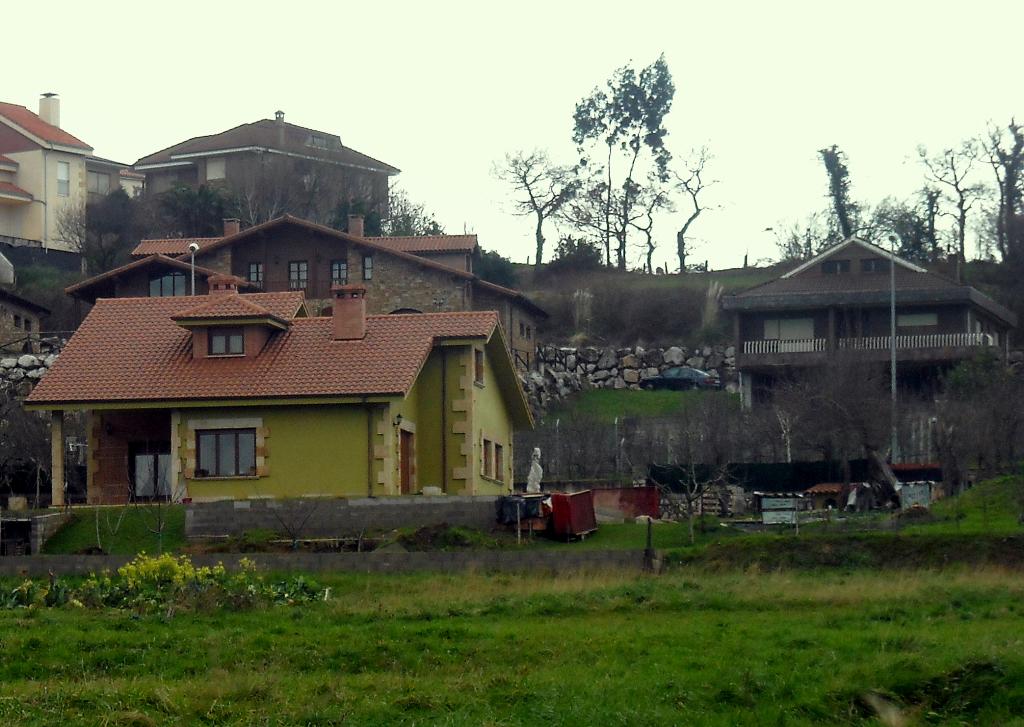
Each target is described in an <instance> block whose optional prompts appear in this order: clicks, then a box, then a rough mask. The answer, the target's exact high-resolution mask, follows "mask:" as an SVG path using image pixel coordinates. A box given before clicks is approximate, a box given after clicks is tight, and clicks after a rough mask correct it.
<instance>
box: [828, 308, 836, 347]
mask: <svg viewBox="0 0 1024 727" xmlns="http://www.w3.org/2000/svg"><path fill="white" fill-rule="evenodd" d="M828 350H829V353H831V352H833V351H835V350H836V309H835V308H829V309H828Z"/></svg>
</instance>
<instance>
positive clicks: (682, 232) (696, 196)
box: [675, 146, 714, 273]
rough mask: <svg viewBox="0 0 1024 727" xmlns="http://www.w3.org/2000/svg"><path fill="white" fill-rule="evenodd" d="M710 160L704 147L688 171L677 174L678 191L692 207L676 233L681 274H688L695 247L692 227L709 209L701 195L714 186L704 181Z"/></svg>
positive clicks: (692, 156)
mask: <svg viewBox="0 0 1024 727" xmlns="http://www.w3.org/2000/svg"><path fill="white" fill-rule="evenodd" d="M710 159H711V155H710V154H709V153H708V148H707V147H706V146H702V147H701V148H700V149H698V150H697V151H696V152H694V153H693V154H692V155H691V157H690V159H689V161H687V163H686V171H685V172H684V173H683V174H679V173H676V174H675V180H676V189H677V190H678V191H679V192H681V193H682V194H683V195H684V196H686V197H688V198H689V199H688V200H687V203H688V205H689V207H690V213H689V215H688V216H687V218H686V220H684V221H683V225H682V227H680V228H679V230H678V231H677V232H676V255H677V256H678V258H679V272H680V273H685V272H686V258H687V257H688V256H689V254H690V253H691V252H692V250H693V245H692V243H691V242H690V239H689V238H688V237H687V234H688V233H689V231H690V226H691V225H692V224H693V223H694V222H696V221H697V218H698V217H700V215H701V213H702V212H703V211H704V210H705V209H707V207H706V206H704V203H703V201H701V199H700V195H701V193H702V192H703V191H704V190H705V189H706V188H707V187H709V186H710V185H711V184H714V182H708V181H707V180H705V179H704V167H705V166H706V165H707V163H708V161H709V160H710Z"/></svg>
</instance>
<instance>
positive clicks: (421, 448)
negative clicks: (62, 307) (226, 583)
mask: <svg viewBox="0 0 1024 727" xmlns="http://www.w3.org/2000/svg"><path fill="white" fill-rule="evenodd" d="M208 283H209V286H210V292H209V294H207V295H197V296H194V297H193V296H168V297H143V298H112V299H108V298H103V299H100V300H98V301H97V302H96V305H95V307H94V308H93V309H92V311H91V312H90V313H89V315H88V317H87V318H86V320H85V321H84V322H83V323H82V325H81V327H80V328H79V330H78V331H77V332H76V333H75V334H74V336H73V337H72V338H71V340H70V341H69V343H68V345H67V346H66V348H65V349H64V351H63V352H62V354H61V356H60V358H59V359H58V360H57V362H56V363H55V364H54V365H53V367H52V368H51V370H50V371H49V373H48V374H47V375H46V376H45V377H44V378H43V379H42V380H41V382H40V383H39V385H38V386H37V387H36V388H35V390H34V391H33V392H32V394H31V395H30V396H29V397H28V398H27V400H26V405H27V406H28V407H29V408H30V409H33V410H45V411H50V412H52V432H53V441H55V442H58V443H59V442H61V441H62V422H63V412H64V411H71V410H77V411H84V412H86V416H87V436H88V468H87V470H88V485H87V488H88V489H87V492H88V501H89V502H90V503H96V504H115V503H124V502H127V501H130V500H133V499H146V498H153V497H170V498H172V499H175V500H179V499H183V498H190V499H191V500H193V501H210V500H218V499H232V498H256V497H292V496H353V497H359V496H376V495H400V494H414V493H419V492H422V491H423V489H424V488H426V487H436V488H440V490H441V491H443V492H445V493H451V494H464V495H477V494H499V493H503V492H506V491H508V490H509V489H510V487H511V485H512V469H511V467H512V435H513V431H514V429H516V428H517V427H519V428H522V427H530V426H532V420H531V416H530V412H529V409H528V407H527V404H526V400H525V398H524V396H523V392H522V389H521V388H520V386H519V382H518V379H517V377H516V374H515V370H514V366H513V363H512V359H511V358H510V356H509V352H508V348H507V346H506V343H505V341H504V339H503V333H502V330H501V327H500V326H499V325H498V316H497V314H495V313H494V312H492V311H485V312H441V313H424V314H400V315H367V313H366V302H367V298H366V289H365V288H364V287H363V286H362V285H359V284H349V285H336V286H334V288H333V291H332V295H333V306H332V310H331V313H330V314H329V315H327V316H323V317H312V316H309V315H307V313H308V311H307V307H306V301H305V297H304V294H303V292H302V291H301V290H295V291H285V292H264V293H252V294H244V293H240V292H239V291H238V287H237V280H236V279H235V278H233V277H230V276H218V275H213V276H210V277H209V279H208ZM62 468H63V452H62V448H61V447H60V446H55V448H54V461H53V473H54V475H53V481H54V482H55V483H60V482H62V472H63V469H62ZM53 498H54V500H53V501H54V504H59V503H60V502H61V498H62V492H61V490H60V486H59V485H58V486H56V488H55V491H54V493H53Z"/></svg>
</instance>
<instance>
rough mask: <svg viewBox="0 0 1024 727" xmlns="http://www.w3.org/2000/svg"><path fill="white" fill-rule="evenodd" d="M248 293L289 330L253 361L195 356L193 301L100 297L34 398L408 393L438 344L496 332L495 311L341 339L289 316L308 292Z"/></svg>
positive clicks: (313, 321) (319, 323)
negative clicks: (182, 321) (189, 323)
mask: <svg viewBox="0 0 1024 727" xmlns="http://www.w3.org/2000/svg"><path fill="white" fill-rule="evenodd" d="M211 297H216V296H211ZM243 297H245V298H246V299H248V300H249V301H251V302H254V303H256V304H258V305H260V306H262V307H265V308H266V309H267V310H269V311H271V312H272V313H275V314H277V315H280V316H281V317H283V318H289V319H291V320H290V322H291V326H289V327H288V329H287V330H284V331H281V332H279V333H276V334H274V335H273V336H272V337H271V339H270V340H269V342H268V343H267V345H266V347H265V348H264V349H263V350H262V351H260V353H259V354H258V355H256V356H252V357H244V358H234V357H233V358H229V359H218V358H205V359H195V360H193V358H192V351H191V349H192V337H191V335H190V333H189V332H188V331H187V330H185V329H183V328H181V327H180V326H178V325H177V324H176V323H175V322H174V321H173V320H172V316H177V315H180V314H182V313H184V312H186V311H188V310H189V309H190V308H193V307H195V303H196V300H195V299H194V298H109V299H101V300H99V301H97V302H96V306H95V307H94V308H93V309H92V311H90V313H89V315H88V316H87V317H86V319H85V321H84V322H83V323H82V325H81V326H80V327H79V329H78V331H77V332H76V333H75V335H74V336H73V337H72V338H71V341H70V342H69V343H68V345H67V347H65V349H64V351H63V352H62V353H61V355H60V358H59V359H57V362H56V363H55V364H54V365H53V368H52V369H50V371H49V373H47V375H46V376H45V377H44V378H43V379H42V380H41V381H40V383H39V384H38V385H37V386H36V388H35V390H34V391H33V392H32V394H31V395H30V396H29V397H28V400H27V401H28V402H29V403H30V404H85V403H90V402H129V401H183V400H203V399H244V398H250V397H260V398H281V397H319V396H347V395H352V396H360V395H372V394H382V395H383V394H394V395H402V394H404V393H406V392H407V391H408V390H409V388H410V387H411V386H412V384H413V383H414V382H415V380H416V377H417V375H418V373H419V370H420V367H421V366H422V365H423V362H424V361H425V360H426V357H427V356H428V354H429V353H430V350H431V348H432V347H433V345H434V343H435V341H437V340H440V339H446V338H482V339H489V338H490V337H491V336H492V335H493V334H494V332H495V330H496V329H497V326H498V316H497V314H496V313H494V312H493V311H482V312H473V313H425V314H423V313H421V314H412V315H387V316H367V319H366V337H365V338H363V339H361V340H358V341H335V340H333V338H332V330H333V329H332V324H333V321H332V320H331V319H330V318H329V317H328V318H292V314H293V313H294V312H295V310H296V309H297V307H298V306H299V305H300V304H301V302H302V294H301V293H256V294H252V295H245V296H243ZM289 309H290V310H289ZM499 335H500V334H499ZM500 348H501V350H504V345H503V344H502V345H501V346H500ZM509 365H510V364H509ZM520 396H521V393H520Z"/></svg>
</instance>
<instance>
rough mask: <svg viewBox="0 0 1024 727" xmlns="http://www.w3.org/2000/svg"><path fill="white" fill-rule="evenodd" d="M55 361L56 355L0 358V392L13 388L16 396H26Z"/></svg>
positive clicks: (26, 355)
mask: <svg viewBox="0 0 1024 727" xmlns="http://www.w3.org/2000/svg"><path fill="white" fill-rule="evenodd" d="M56 360H57V354H55V353H51V354H47V355H45V356H44V355H39V356H37V355H34V354H29V353H26V354H22V355H20V356H15V355H8V356H2V357H0V391H2V390H3V389H6V388H7V387H9V386H10V387H13V388H14V390H15V391H16V393H17V395H18V396H27V395H28V393H29V392H30V391H32V386H33V385H34V384H35V382H36V381H38V380H39V379H41V378H43V376H45V375H46V372H47V371H48V370H49V369H50V367H51V366H53V362H54V361H56Z"/></svg>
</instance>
